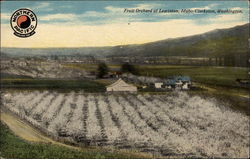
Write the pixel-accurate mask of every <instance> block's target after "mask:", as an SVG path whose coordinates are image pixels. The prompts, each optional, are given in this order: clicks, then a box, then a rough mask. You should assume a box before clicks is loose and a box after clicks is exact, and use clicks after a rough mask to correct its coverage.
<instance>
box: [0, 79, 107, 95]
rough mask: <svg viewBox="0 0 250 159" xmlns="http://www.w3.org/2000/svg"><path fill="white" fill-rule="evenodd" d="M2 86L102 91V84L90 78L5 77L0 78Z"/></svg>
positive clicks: (103, 88) (103, 89)
mask: <svg viewBox="0 0 250 159" xmlns="http://www.w3.org/2000/svg"><path fill="white" fill-rule="evenodd" d="M1 84H2V88H20V89H21V88H23V89H70V90H83V91H85V92H104V91H105V87H104V84H101V83H99V82H95V81H90V80H59V79H27V78H6V79H2V80H1Z"/></svg>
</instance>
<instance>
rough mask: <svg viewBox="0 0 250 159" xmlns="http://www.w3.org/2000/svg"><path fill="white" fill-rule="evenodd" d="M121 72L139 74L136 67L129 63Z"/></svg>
mask: <svg viewBox="0 0 250 159" xmlns="http://www.w3.org/2000/svg"><path fill="white" fill-rule="evenodd" d="M121 71H122V72H124V73H125V72H127V73H132V74H137V73H138V72H137V70H136V69H135V67H134V66H133V65H131V64H129V63H128V62H126V63H124V64H123V65H122V67H121Z"/></svg>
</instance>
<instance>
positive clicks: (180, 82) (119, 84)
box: [106, 75, 192, 92]
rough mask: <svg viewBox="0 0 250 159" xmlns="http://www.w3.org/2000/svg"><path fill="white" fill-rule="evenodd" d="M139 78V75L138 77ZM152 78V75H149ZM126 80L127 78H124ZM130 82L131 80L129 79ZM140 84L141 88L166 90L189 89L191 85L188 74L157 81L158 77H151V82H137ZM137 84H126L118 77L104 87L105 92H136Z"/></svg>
mask: <svg viewBox="0 0 250 159" xmlns="http://www.w3.org/2000/svg"><path fill="white" fill-rule="evenodd" d="M133 76H134V75H133ZM138 78H140V77H138ZM149 78H152V77H149ZM126 81H128V78H126ZM129 81H130V83H132V81H131V80H129ZM133 83H135V82H133ZM138 85H140V88H141V89H146V88H150V89H154V90H159V91H168V90H189V89H190V88H191V86H192V81H191V78H190V77H188V76H175V77H172V78H168V79H162V80H161V81H159V78H156V79H155V80H153V79H151V82H145V83H140V84H138V83H137V86H138ZM137 86H135V85H133V84H128V83H126V82H125V81H124V80H122V79H121V78H120V79H118V80H117V81H116V82H115V83H113V84H111V85H108V86H107V87H106V91H107V92H136V91H137V90H138V88H137Z"/></svg>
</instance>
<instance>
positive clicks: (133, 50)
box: [1, 23, 249, 57]
mask: <svg viewBox="0 0 250 159" xmlns="http://www.w3.org/2000/svg"><path fill="white" fill-rule="evenodd" d="M248 39H249V23H248V24H245V25H241V26H235V27H233V28H229V29H216V30H213V31H210V32H207V33H204V34H199V35H193V36H188V37H182V38H174V39H166V40H162V41H156V42H151V43H146V44H140V45H124V46H115V47H82V48H45V49H43V48H38V49H32V48H2V49H1V52H2V53H4V54H6V55H12V56H33V55H39V56H40V55H44V56H48V55H74V56H86V55H91V56H96V57H105V56H188V57H218V56H225V55H239V54H245V55H246V54H247V53H248Z"/></svg>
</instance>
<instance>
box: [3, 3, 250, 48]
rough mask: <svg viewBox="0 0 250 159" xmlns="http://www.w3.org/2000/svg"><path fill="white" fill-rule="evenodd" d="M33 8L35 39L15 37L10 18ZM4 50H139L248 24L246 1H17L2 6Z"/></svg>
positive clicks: (32, 37) (33, 37)
mask: <svg viewBox="0 0 250 159" xmlns="http://www.w3.org/2000/svg"><path fill="white" fill-rule="evenodd" d="M19 8H29V9H31V10H33V11H34V13H35V14H36V15H37V18H38V25H37V28H36V34H35V35H33V36H31V37H29V38H19V37H16V36H14V35H13V30H12V29H11V27H10V23H9V21H10V17H11V14H12V13H13V12H14V11H15V10H17V9H19ZM125 8H127V9H163V10H167V9H178V10H181V9H196V8H197V9H207V10H209V9H210V10H211V9H213V10H218V9H224V10H225V9H231V10H242V12H243V13H238V14H232V13H225V14H218V13H203V14H194V13H190V14H185V13H124V9H125ZM1 11H2V13H1V46H2V47H86V46H114V45H126V44H141V43H145V42H151V41H157V40H163V39H167V38H175V37H182V36H188V35H193V34H199V33H204V32H206V31H210V30H213V29H219V28H228V27H233V26H235V25H241V24H245V23H248V22H249V18H248V16H249V15H248V13H249V9H248V1H222V2H219V1H203V2H202V1H178V2H176V1H175V2H174V1H133V2H131V1H74V2H70V1H61V2H59V1H54V2H53V1H52V2H51V1H50V2H48V1H47V2H46V1H38V2H31V1H23V2H22V1H19V2H10V1H4V2H1Z"/></svg>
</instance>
